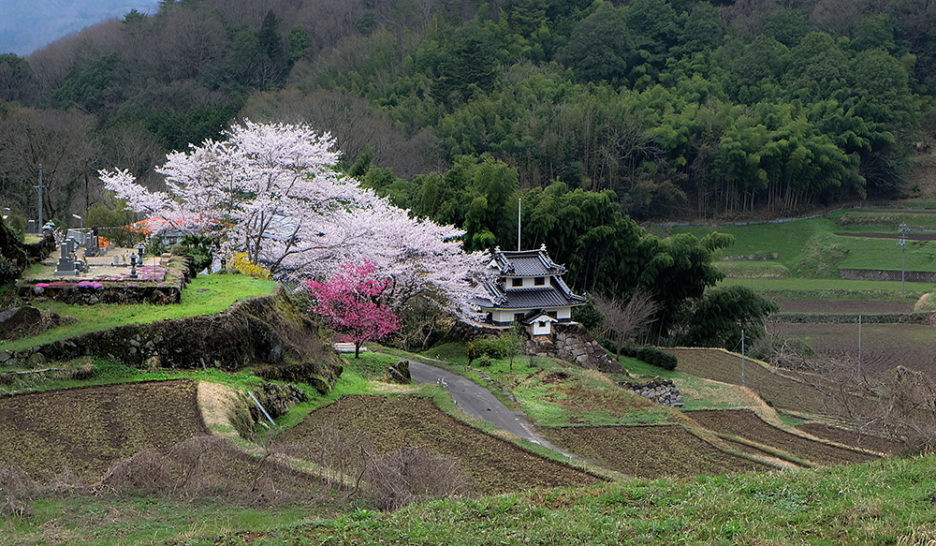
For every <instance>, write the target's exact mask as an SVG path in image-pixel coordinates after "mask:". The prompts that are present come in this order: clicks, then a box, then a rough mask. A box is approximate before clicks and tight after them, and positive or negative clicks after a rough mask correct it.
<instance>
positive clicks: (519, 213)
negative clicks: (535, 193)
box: [517, 197, 523, 252]
mask: <svg viewBox="0 0 936 546" xmlns="http://www.w3.org/2000/svg"><path fill="white" fill-rule="evenodd" d="M521 201H522V200H521V199H520V198H519V197H518V198H517V252H520V251H521V250H523V248H521V247H520V225H521V221H520V220H521V218H522V215H523V209H521V208H520V202H521Z"/></svg>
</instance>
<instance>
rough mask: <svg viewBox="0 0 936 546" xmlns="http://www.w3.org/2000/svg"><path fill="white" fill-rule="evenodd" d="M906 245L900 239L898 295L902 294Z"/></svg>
mask: <svg viewBox="0 0 936 546" xmlns="http://www.w3.org/2000/svg"><path fill="white" fill-rule="evenodd" d="M906 255H907V247H906V246H904V242H903V240H901V241H900V295H901V296H903V294H904V264H905V263H906Z"/></svg>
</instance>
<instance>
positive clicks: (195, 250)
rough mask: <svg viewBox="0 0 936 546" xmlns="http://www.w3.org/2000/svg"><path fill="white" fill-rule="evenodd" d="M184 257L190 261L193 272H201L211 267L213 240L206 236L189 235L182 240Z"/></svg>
mask: <svg viewBox="0 0 936 546" xmlns="http://www.w3.org/2000/svg"><path fill="white" fill-rule="evenodd" d="M182 246H183V247H184V249H185V250H184V255H186V256H188V257H190V258H191V259H192V267H193V268H195V271H201V270H202V269H205V268H206V267H210V266H211V260H212V258H213V248H214V240H213V239H212V238H211V237H209V236H207V235H195V234H189V235H186V236H185V237H184V238H183V239H182Z"/></svg>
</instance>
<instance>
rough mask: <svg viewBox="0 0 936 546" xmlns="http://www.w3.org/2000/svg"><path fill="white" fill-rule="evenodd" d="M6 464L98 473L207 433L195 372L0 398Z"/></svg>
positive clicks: (42, 477) (84, 475) (37, 474)
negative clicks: (171, 377) (143, 453)
mask: <svg viewBox="0 0 936 546" xmlns="http://www.w3.org/2000/svg"><path fill="white" fill-rule="evenodd" d="M0 423H2V427H3V432H2V434H0V464H4V465H10V464H15V465H18V466H19V467H20V468H22V469H23V470H25V471H26V473H27V474H29V475H30V476H31V477H32V478H33V479H35V480H39V481H48V480H51V479H53V478H55V477H56V476H58V475H60V474H63V473H64V474H69V473H74V474H75V475H76V476H77V477H78V478H79V479H81V480H85V481H93V480H96V479H97V478H99V477H100V476H101V474H103V473H104V471H106V470H107V469H108V467H110V466H111V465H112V464H113V463H115V462H117V461H120V460H122V459H126V458H128V457H130V456H132V455H133V454H134V453H136V452H138V451H141V450H143V449H147V448H151V449H156V450H158V451H163V452H165V451H167V450H169V449H170V448H171V447H172V446H174V445H176V444H177V443H179V442H182V441H185V440H188V439H189V438H192V437H194V436H198V435H202V434H206V433H207V429H206V428H205V426H204V424H203V423H202V418H201V413H200V412H199V410H198V405H197V401H196V384H195V382H194V381H191V380H177V381H154V382H147V383H126V384H120V385H108V386H101V387H82V388H75V389H63V390H56V391H49V392H43V393H35V394H21V395H17V396H10V397H3V398H0Z"/></svg>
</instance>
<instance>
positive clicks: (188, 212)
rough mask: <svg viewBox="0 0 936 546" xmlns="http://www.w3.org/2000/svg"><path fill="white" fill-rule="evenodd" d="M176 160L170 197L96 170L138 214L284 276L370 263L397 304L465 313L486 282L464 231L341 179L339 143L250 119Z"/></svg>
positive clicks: (171, 158)
mask: <svg viewBox="0 0 936 546" xmlns="http://www.w3.org/2000/svg"><path fill="white" fill-rule="evenodd" d="M224 136H225V137H226V138H225V140H223V141H217V142H216V141H212V140H208V141H206V142H204V143H203V144H202V145H201V146H195V145H190V148H189V150H188V151H186V152H174V153H171V154H169V155H168V156H167V161H166V163H165V164H164V165H163V166H162V167H160V168H158V169H157V172H159V173H160V174H162V175H163V176H164V178H165V185H166V188H165V191H149V190H147V189H146V188H144V187H142V186H140V185H139V184H137V183H136V180H135V179H134V177H133V176H132V175H130V174H129V173H128V172H127V171H123V170H119V169H117V170H113V171H100V173H99V174H100V177H101V180H102V181H103V182H104V185H105V187H106V188H108V189H110V190H112V191H114V192H115V193H116V194H117V196H118V197H120V198H122V199H126V200H127V203H128V206H129V207H130V208H132V209H133V210H135V211H137V212H139V213H143V214H147V215H159V216H162V217H163V218H166V219H167V220H169V221H170V222H167V223H165V224H163V225H164V227H166V228H171V227H173V226H179V227H188V228H193V229H198V228H203V227H206V226H207V225H209V224H210V225H213V226H215V229H220V230H222V232H223V243H222V244H223V248H224V249H225V250H228V251H240V252H246V253H247V256H248V258H249V259H250V261H252V262H253V263H257V264H263V265H265V266H266V267H267V268H269V269H270V271H271V272H272V273H273V274H274V275H277V276H279V277H283V276H289V277H293V278H299V279H308V278H318V279H321V278H327V277H329V276H330V275H332V274H333V273H334V272H336V271H337V270H338V269H339V267H340V266H341V264H344V263H345V262H348V261H354V262H359V261H360V260H362V259H366V260H369V261H370V262H371V263H373V264H374V266H375V267H376V268H377V270H379V271H380V273H381V275H383V276H385V277H386V278H389V279H391V280H390V283H389V284H388V286H387V287H386V292H385V294H384V295H383V298H384V299H385V301H387V302H389V303H390V304H391V305H392V306H393V307H395V308H396V307H400V306H403V305H406V304H407V302H409V301H410V300H411V299H412V298H414V297H418V296H428V297H430V298H431V299H432V300H433V301H437V302H440V303H441V305H442V306H443V307H444V308H445V309H446V310H448V311H451V312H454V313H455V314H457V315H460V316H469V315H470V314H471V313H472V309H471V306H470V304H469V303H468V301H469V300H470V299H471V297H472V296H473V295H474V293H475V287H476V286H477V280H478V278H479V276H480V275H482V274H483V270H484V267H483V266H484V262H485V259H484V257H483V255H482V254H481V253H465V252H464V251H463V250H462V248H461V243H460V241H459V240H458V238H459V237H460V236H461V235H462V234H463V232H462V231H461V230H459V229H457V228H455V227H452V226H442V225H439V224H436V223H434V222H432V221H429V220H417V219H413V218H411V217H410V216H409V214H408V212H407V211H405V210H402V209H399V208H396V207H394V206H393V205H391V204H390V203H389V202H388V201H387V200H386V199H383V198H381V197H379V196H377V195H376V194H375V193H374V192H373V191H371V190H369V189H365V188H361V187H360V185H359V184H358V182H357V181H356V180H354V179H352V178H348V177H343V176H341V175H340V174H339V173H337V172H335V170H334V169H333V165H334V164H335V163H336V162H337V161H338V153H337V152H336V151H335V150H334V140H333V139H332V138H331V137H330V136H329V135H328V134H324V135H320V134H318V133H316V132H315V131H314V130H313V129H312V128H311V127H309V126H307V125H289V124H258V123H252V122H250V121H246V120H245V121H244V122H243V124H242V125H233V126H232V127H231V128H230V129H229V130H228V131H226V132H225V133H224Z"/></svg>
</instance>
